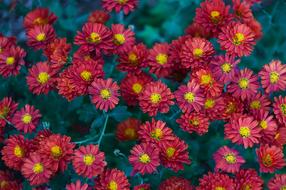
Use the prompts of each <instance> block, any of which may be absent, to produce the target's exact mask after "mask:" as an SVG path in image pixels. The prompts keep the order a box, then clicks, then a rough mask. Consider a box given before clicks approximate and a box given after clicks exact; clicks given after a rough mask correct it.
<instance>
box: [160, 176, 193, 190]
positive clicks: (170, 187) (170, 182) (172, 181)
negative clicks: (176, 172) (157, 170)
mask: <svg viewBox="0 0 286 190" xmlns="http://www.w3.org/2000/svg"><path fill="white" fill-rule="evenodd" d="M177 189H178V190H179V189H184V190H193V187H192V185H191V183H190V181H189V180H187V179H184V178H182V177H176V176H173V177H170V178H168V179H166V180H164V181H162V182H161V183H160V185H159V190H177Z"/></svg>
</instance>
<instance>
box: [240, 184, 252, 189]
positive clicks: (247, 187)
mask: <svg viewBox="0 0 286 190" xmlns="http://www.w3.org/2000/svg"><path fill="white" fill-rule="evenodd" d="M242 190H252V188H251V185H248V184H245V185H243V187H242Z"/></svg>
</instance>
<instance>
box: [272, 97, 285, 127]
mask: <svg viewBox="0 0 286 190" xmlns="http://www.w3.org/2000/svg"><path fill="white" fill-rule="evenodd" d="M273 112H274V114H275V116H276V118H277V120H278V121H279V122H280V123H281V124H285V123H286V97H282V96H279V97H274V103H273Z"/></svg>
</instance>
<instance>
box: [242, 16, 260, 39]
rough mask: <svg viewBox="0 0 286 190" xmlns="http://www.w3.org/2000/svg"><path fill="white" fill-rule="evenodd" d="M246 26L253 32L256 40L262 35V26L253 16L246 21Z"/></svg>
mask: <svg viewBox="0 0 286 190" xmlns="http://www.w3.org/2000/svg"><path fill="white" fill-rule="evenodd" d="M246 24H247V26H248V27H249V28H250V29H251V30H252V32H253V33H254V38H255V39H256V40H257V39H259V38H261V37H262V35H263V33H262V26H261V24H260V23H259V22H258V21H257V20H255V19H254V18H253V19H251V20H249V21H247V22H246Z"/></svg>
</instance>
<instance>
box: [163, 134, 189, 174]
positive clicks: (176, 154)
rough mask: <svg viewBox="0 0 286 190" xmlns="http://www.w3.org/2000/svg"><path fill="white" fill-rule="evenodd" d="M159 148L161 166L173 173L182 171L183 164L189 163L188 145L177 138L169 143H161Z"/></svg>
mask: <svg viewBox="0 0 286 190" xmlns="http://www.w3.org/2000/svg"><path fill="white" fill-rule="evenodd" d="M159 148H160V160H161V162H162V165H163V166H165V167H167V168H171V169H172V170H174V171H175V172H178V171H179V170H184V165H183V164H188V165H189V164H190V163H191V160H190V159H189V153H188V145H187V144H186V143H185V142H184V141H183V140H180V139H179V138H177V137H176V138H174V139H173V140H170V141H163V142H162V143H161V144H160V147H159Z"/></svg>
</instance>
